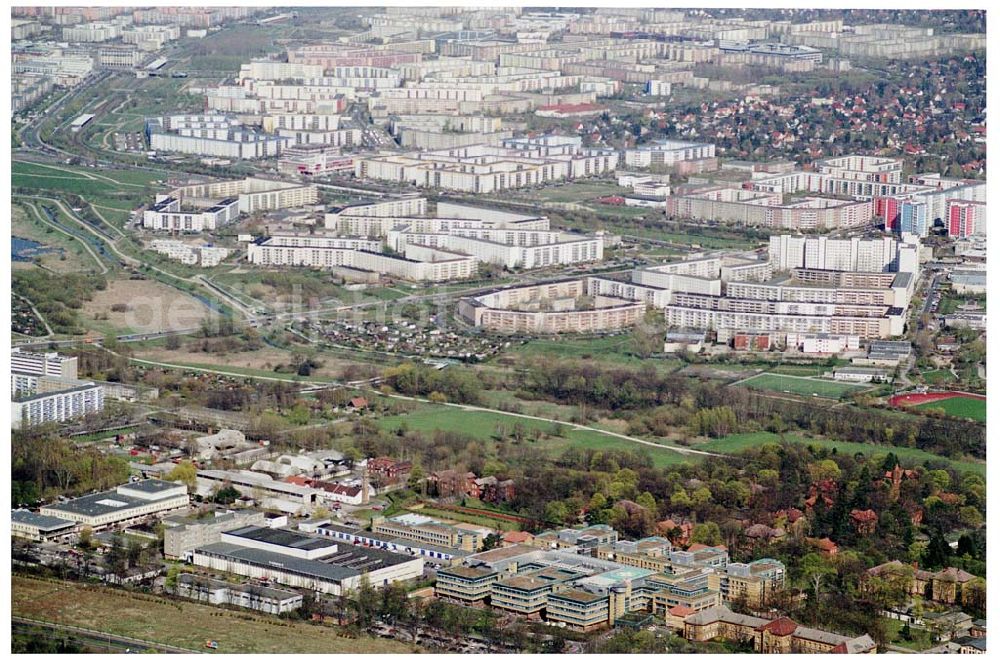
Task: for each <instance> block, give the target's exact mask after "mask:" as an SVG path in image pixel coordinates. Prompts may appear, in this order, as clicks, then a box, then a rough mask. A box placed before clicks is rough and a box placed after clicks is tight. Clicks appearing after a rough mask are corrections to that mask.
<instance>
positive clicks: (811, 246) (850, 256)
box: [768, 234, 916, 273]
mask: <svg viewBox="0 0 1000 666" xmlns="http://www.w3.org/2000/svg"><path fill="white" fill-rule="evenodd" d="M915 251H916V250H914V248H913V247H912V246H910V244H907V243H902V242H900V241H897V240H896V239H895V238H892V237H889V236H884V237H881V238H870V239H865V238H857V237H855V238H830V237H828V236H791V235H788V234H785V235H781V236H771V239H770V242H769V246H768V256H769V257H770V261H771V267H772V268H773V270H774V271H775V272H785V271H789V270H791V269H794V268H812V269H819V270H831V271H856V272H862V273H884V272H888V271H892V270H895V269H898V270H900V271H902V268H901V267H900V264H901V263H902V264H907V265H906V268H913V266H912V265H910V264H912V262H913V259H914V257H913V256H908V255H912V253H913V252H915ZM907 272H914V271H907Z"/></svg>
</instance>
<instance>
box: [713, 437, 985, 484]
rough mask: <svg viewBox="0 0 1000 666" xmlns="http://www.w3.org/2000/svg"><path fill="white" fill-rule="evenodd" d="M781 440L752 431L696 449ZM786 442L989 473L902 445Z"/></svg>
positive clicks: (981, 466)
mask: <svg viewBox="0 0 1000 666" xmlns="http://www.w3.org/2000/svg"><path fill="white" fill-rule="evenodd" d="M778 441H779V438H778V435H776V434H774V433H772V432H750V433H740V434H737V435H730V436H729V437H723V438H721V439H715V440H712V441H711V442H706V443H704V444H697V445H695V446H694V448H695V449H698V450H700V451H712V452H713V453H739V452H740V451H744V450H746V449H752V448H756V447H759V446H763V445H764V444H776V443H778ZM785 441H786V442H789V443H793V444H799V445H803V446H804V445H806V444H815V445H817V446H825V447H829V448H836V449H837V451H838V452H841V453H863V454H865V455H868V456H873V455H882V454H886V453H894V454H896V457H898V458H899V459H900V460H901V461H903V462H907V461H910V462H915V463H923V462H930V461H933V462H939V463H944V464H947V465H951V466H952V467H954V468H955V469H957V470H958V471H960V472H976V473H977V474H983V475H985V474H986V463H985V462H977V461H972V460H969V461H965V460H961V461H959V460H951V459H950V458H945V457H944V456H939V455H937V454H935V453H928V452H927V451H921V450H920V449H910V448H906V447H902V446H878V445H876V444H861V443H859V442H842V441H837V440H832V439H811V438H807V437H804V436H802V435H786V436H785Z"/></svg>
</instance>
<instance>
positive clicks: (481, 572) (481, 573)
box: [437, 566, 497, 580]
mask: <svg viewBox="0 0 1000 666" xmlns="http://www.w3.org/2000/svg"><path fill="white" fill-rule="evenodd" d="M437 575H438V578H440V577H441V576H442V575H444V576H454V577H456V578H465V579H468V580H480V579H482V578H488V577H490V576H496V575H497V573H496V572H495V571H493V570H491V569H487V568H485V567H466V566H455V567H447V568H445V569H441V570H439V571H438V573H437Z"/></svg>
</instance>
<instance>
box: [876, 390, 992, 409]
mask: <svg viewBox="0 0 1000 666" xmlns="http://www.w3.org/2000/svg"><path fill="white" fill-rule="evenodd" d="M946 398H974V399H976V400H986V396H985V395H978V394H976V393H965V392H963V391H938V392H928V393H908V394H906V395H894V396H892V397H891V398H889V405H890V406H891V407H912V406H914V405H923V404H925V403H928V402H937V401H938V400H944V399H946Z"/></svg>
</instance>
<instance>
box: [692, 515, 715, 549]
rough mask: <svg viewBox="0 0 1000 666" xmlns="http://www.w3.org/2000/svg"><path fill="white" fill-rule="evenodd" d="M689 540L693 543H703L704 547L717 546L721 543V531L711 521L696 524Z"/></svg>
mask: <svg viewBox="0 0 1000 666" xmlns="http://www.w3.org/2000/svg"><path fill="white" fill-rule="evenodd" d="M691 540H692V541H693V542H694V543H703V544H705V545H706V546H718V545H719V544H721V543H722V530H721V529H719V525H718V524H717V523H714V522H712V521H711V520H709V521H706V522H704V523H698V524H697V525H695V526H694V528H693V529H692V530H691Z"/></svg>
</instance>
